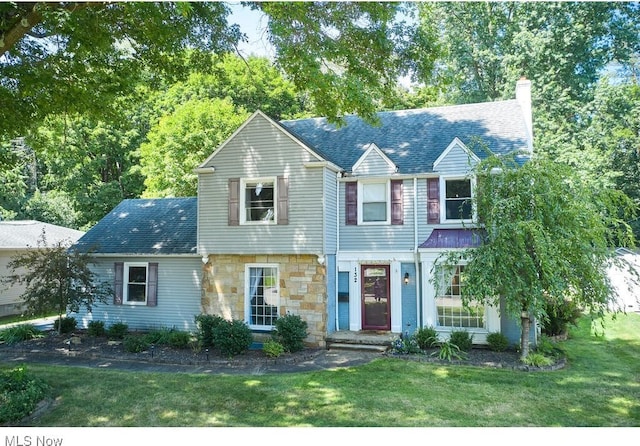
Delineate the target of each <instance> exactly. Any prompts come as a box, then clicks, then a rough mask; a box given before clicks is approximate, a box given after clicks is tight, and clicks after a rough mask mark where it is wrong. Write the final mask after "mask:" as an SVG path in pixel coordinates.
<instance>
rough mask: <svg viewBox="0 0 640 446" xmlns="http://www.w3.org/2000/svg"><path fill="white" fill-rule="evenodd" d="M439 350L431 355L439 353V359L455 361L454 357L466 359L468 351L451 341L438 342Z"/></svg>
mask: <svg viewBox="0 0 640 446" xmlns="http://www.w3.org/2000/svg"><path fill="white" fill-rule="evenodd" d="M438 346H439V348H438V351H435V352H433V353H432V354H431V355H432V356H433V355H438V359H441V360H443V361H449V362H451V361H453V360H454V359H465V358H466V353H465V352H463V351H462V350H461V349H460V347H458V346H457V345H456V344H454V343H453V342H451V341H443V342H440V343H439V344H438Z"/></svg>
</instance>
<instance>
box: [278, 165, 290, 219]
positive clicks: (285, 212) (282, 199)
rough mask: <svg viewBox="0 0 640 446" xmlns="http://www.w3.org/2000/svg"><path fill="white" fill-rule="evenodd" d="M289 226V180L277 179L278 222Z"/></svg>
mask: <svg viewBox="0 0 640 446" xmlns="http://www.w3.org/2000/svg"><path fill="white" fill-rule="evenodd" d="M277 223H278V224H279V225H288V224H289V178H287V177H278V222H277Z"/></svg>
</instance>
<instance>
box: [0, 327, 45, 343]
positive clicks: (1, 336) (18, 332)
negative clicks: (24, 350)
mask: <svg viewBox="0 0 640 446" xmlns="http://www.w3.org/2000/svg"><path fill="white" fill-rule="evenodd" d="M43 336H44V335H43V334H42V332H41V331H40V330H38V329H37V328H36V327H35V325H32V324H20V325H14V326H13V327H9V328H5V329H4V330H1V331H0V341H4V342H5V343H6V344H7V345H12V344H16V343H18V342H22V341H28V340H29V339H35V338H41V337H43Z"/></svg>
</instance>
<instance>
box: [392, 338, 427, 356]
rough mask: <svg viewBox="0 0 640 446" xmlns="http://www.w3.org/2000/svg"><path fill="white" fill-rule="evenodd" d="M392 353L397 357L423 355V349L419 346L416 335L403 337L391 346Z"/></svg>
mask: <svg viewBox="0 0 640 446" xmlns="http://www.w3.org/2000/svg"><path fill="white" fill-rule="evenodd" d="M391 352H392V353H394V354H396V355H415V354H418V353H423V351H422V349H421V348H420V346H419V345H418V341H417V339H416V337H415V335H412V336H403V337H402V338H400V339H396V340H395V341H394V342H393V344H391Z"/></svg>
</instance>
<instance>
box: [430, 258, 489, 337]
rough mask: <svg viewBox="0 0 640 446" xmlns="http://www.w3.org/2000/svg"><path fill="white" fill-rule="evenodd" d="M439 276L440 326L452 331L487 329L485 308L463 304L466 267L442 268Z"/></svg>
mask: <svg viewBox="0 0 640 446" xmlns="http://www.w3.org/2000/svg"><path fill="white" fill-rule="evenodd" d="M436 271H437V272H436V274H437V275H438V277H437V278H438V288H439V289H438V291H437V293H436V309H437V312H438V326H439V327H447V328H452V329H476V328H480V329H483V328H485V307H484V306H483V305H478V304H473V303H470V304H469V305H467V306H464V305H463V304H462V293H461V291H462V287H463V286H464V284H463V283H462V281H461V276H462V272H463V271H464V265H457V266H452V267H447V266H440V267H439V268H438V269H437V270H436Z"/></svg>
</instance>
